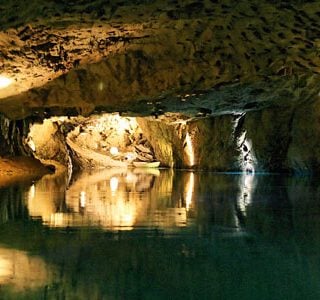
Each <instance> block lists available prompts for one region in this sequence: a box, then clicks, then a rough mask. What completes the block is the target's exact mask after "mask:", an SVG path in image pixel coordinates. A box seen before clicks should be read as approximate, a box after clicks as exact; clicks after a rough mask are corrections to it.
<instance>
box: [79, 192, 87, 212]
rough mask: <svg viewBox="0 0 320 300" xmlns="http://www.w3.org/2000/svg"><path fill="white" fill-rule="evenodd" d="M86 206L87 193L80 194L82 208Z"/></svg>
mask: <svg viewBox="0 0 320 300" xmlns="http://www.w3.org/2000/svg"><path fill="white" fill-rule="evenodd" d="M85 206H86V192H84V191H81V192H80V207H82V208H84V207H85Z"/></svg>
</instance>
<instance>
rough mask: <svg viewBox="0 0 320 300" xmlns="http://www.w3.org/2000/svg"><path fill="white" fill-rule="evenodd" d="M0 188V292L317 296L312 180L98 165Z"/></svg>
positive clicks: (319, 255) (318, 239)
mask: <svg viewBox="0 0 320 300" xmlns="http://www.w3.org/2000/svg"><path fill="white" fill-rule="evenodd" d="M66 182H67V180H66V178H65V176H61V177H54V176H47V177H44V178H43V179H42V180H40V181H38V182H36V183H34V184H33V185H31V186H26V185H20V186H11V187H8V188H3V189H1V190H0V200H1V201H0V224H1V226H0V298H1V299H19V298H20V299H302V298H303V297H304V298H305V299H320V287H319V282H320V251H319V249H320V203H319V201H318V199H320V197H319V196H320V195H319V193H320V190H319V187H318V184H317V183H318V181H317V178H308V177H281V176H277V175H274V176H267V175H263V176H259V175H258V176H254V175H250V174H212V173H205V172H200V173H197V172H188V171H175V172H174V171H172V170H161V171H159V170H139V169H134V170H126V169H108V170H104V171H100V172H95V173H81V174H78V176H77V177H76V178H74V179H73V180H72V181H71V183H70V184H69V186H67V183H66Z"/></svg>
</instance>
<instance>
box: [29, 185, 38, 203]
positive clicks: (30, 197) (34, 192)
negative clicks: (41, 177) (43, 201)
mask: <svg viewBox="0 0 320 300" xmlns="http://www.w3.org/2000/svg"><path fill="white" fill-rule="evenodd" d="M35 194H36V188H35V186H34V184H33V185H32V186H30V189H29V194H28V200H29V201H31V200H32V199H33V198H34V196H35Z"/></svg>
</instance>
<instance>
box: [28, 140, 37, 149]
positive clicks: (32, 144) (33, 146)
mask: <svg viewBox="0 0 320 300" xmlns="http://www.w3.org/2000/svg"><path fill="white" fill-rule="evenodd" d="M27 144H28V146H29V147H30V149H31V150H32V151H33V152H35V151H36V145H35V143H34V141H33V140H32V139H31V138H30V139H29V140H28V142H27Z"/></svg>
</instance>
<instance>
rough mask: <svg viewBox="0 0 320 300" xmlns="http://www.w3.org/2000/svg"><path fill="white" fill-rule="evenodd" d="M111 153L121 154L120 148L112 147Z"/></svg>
mask: <svg viewBox="0 0 320 300" xmlns="http://www.w3.org/2000/svg"><path fill="white" fill-rule="evenodd" d="M110 153H111V155H118V154H119V150H118V148H117V147H111V148H110Z"/></svg>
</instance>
